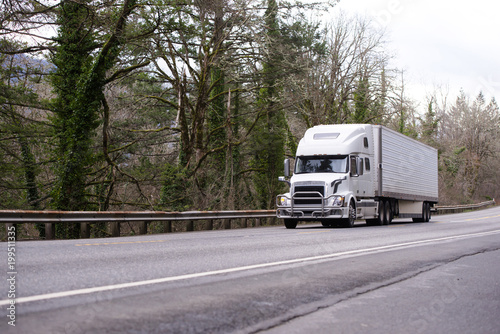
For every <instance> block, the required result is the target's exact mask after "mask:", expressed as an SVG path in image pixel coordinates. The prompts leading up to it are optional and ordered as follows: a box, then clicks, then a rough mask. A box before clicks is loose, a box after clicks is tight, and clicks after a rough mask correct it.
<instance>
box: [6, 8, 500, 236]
mask: <svg viewBox="0 0 500 334" xmlns="http://www.w3.org/2000/svg"><path fill="white" fill-rule="evenodd" d="M1 3H2V5H1V6H2V10H1V12H0V64H1V66H0V76H1V80H0V210H6V209H22V210H69V211H82V210H95V211H107V210H129V211H133V210H162V211H186V210H240V209H241V210H242V209H274V207H275V196H276V195H277V194H278V193H281V192H284V191H285V190H286V189H285V187H286V185H285V184H283V183H280V182H279V181H278V176H280V175H282V174H283V160H284V158H286V157H290V158H293V156H294V153H295V148H296V145H297V143H298V140H300V138H301V137H302V135H303V133H304V132H305V130H306V129H307V128H309V127H311V126H314V125H318V124H334V123H373V124H382V125H385V126H388V127H390V128H392V129H394V130H396V131H399V132H401V133H404V134H406V135H408V136H410V137H413V138H415V139H417V140H419V141H422V142H424V143H426V144H428V145H431V146H433V147H435V148H437V149H438V151H439V183H440V184H439V191H440V203H441V204H464V203H471V202H478V201H483V200H488V199H491V198H498V197H499V196H498V195H499V193H500V190H499V187H498V185H499V184H500V175H499V173H498V169H499V168H500V156H499V152H500V147H499V146H500V140H499V136H500V113H499V108H498V105H497V103H496V101H495V99H494V98H492V99H491V100H489V101H488V100H487V99H486V98H485V97H484V95H483V93H482V92H480V91H478V92H464V91H462V92H461V93H460V94H459V96H448V95H447V93H446V92H443V91H438V90H437V91H436V92H435V93H433V94H431V95H430V96H428V98H427V99H426V100H425V101H414V100H412V99H411V98H409V96H410V94H409V92H408V89H407V88H406V86H405V81H404V70H401V69H397V68H393V67H391V66H390V63H391V62H390V60H391V57H392V55H391V54H390V53H389V52H388V51H387V50H386V49H385V45H386V40H385V36H384V33H383V31H380V30H379V29H377V28H376V27H375V26H374V25H373V24H372V23H371V22H370V20H369V19H368V18H360V17H349V16H348V15H345V14H339V15H335V16H332V15H330V14H328V10H329V9H331V8H332V7H333V6H335V4H336V3H337V1H334V0H331V1H318V2H311V1H277V0H149V1H144V0H57V1H56V0H28V1H16V0H2V2H1ZM422 106H425V107H424V108H422ZM421 109H423V110H424V112H419V110H421ZM64 228H65V230H64V231H59V233H63V234H64V235H66V236H68V237H71V236H78V231H77V230H76V229H77V228H78V227H77V226H76V225H75V226H74V227H71V226H66V227H64ZM39 230H40V235H41V236H43V226H40V227H39ZM99 233H100V232H99V231H98V230H95V231H93V234H95V235H98V234H99Z"/></svg>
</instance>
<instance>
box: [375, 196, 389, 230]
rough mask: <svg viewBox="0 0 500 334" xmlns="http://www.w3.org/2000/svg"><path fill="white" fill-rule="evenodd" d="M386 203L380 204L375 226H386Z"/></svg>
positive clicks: (381, 201)
mask: <svg viewBox="0 0 500 334" xmlns="http://www.w3.org/2000/svg"><path fill="white" fill-rule="evenodd" d="M385 214H386V212H385V201H383V200H380V201H379V202H378V218H377V219H374V223H375V224H374V225H378V226H382V225H384V223H385V221H386V219H385Z"/></svg>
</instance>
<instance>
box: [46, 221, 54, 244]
mask: <svg viewBox="0 0 500 334" xmlns="http://www.w3.org/2000/svg"><path fill="white" fill-rule="evenodd" d="M55 238H56V225H55V224H54V223H45V240H54V239H55Z"/></svg>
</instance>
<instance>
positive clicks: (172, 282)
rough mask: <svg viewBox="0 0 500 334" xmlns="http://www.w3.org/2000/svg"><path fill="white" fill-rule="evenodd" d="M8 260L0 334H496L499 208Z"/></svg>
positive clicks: (60, 245) (35, 249)
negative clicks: (348, 226) (426, 219)
mask: <svg viewBox="0 0 500 334" xmlns="http://www.w3.org/2000/svg"><path fill="white" fill-rule="evenodd" d="M11 246H12V245H11ZM14 247H15V255H16V256H15V273H14V274H11V273H10V271H9V260H8V258H7V254H8V244H7V243H1V244H0V261H1V262H0V270H1V271H2V272H3V275H4V279H2V280H0V305H1V307H2V316H1V317H0V333H307V332H310V333H312V332H314V333H402V332H406V333H438V332H441V333H449V332H455V333H498V332H499V328H500V266H499V263H500V207H495V208H491V209H487V210H482V211H476V212H469V213H464V214H454V215H446V216H435V217H433V218H432V220H431V222H429V223H412V222H410V221H408V220H406V221H405V220H399V221H395V222H394V223H393V224H391V225H389V226H376V227H371V226H366V225H365V224H364V223H363V222H361V221H360V222H357V224H356V225H355V227H354V228H351V229H341V228H323V227H321V226H320V225H319V224H318V225H311V224H309V225H299V226H298V227H297V229H295V230H287V229H285V228H284V227H283V226H274V227H263V228H250V229H239V230H224V231H210V232H190V233H178V234H157V235H145V236H137V237H124V238H110V239H85V240H56V241H20V242H17V243H16V244H15V245H14ZM12 276H14V282H13V281H12V279H11V277H12ZM9 279H11V280H10V281H9ZM11 283H15V284H14V285H12V284H11ZM12 291H14V294H15V296H16V298H17V299H16V303H15V304H14V305H15V309H14V310H13V309H12V299H10V297H9V296H8V294H9V292H12ZM9 307H10V308H11V310H10V311H9V309H8V308H9ZM9 315H10V318H9ZM12 315H14V320H15V322H12ZM9 322H10V324H9ZM12 324H15V327H14V326H12Z"/></svg>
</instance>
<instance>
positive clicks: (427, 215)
mask: <svg viewBox="0 0 500 334" xmlns="http://www.w3.org/2000/svg"><path fill="white" fill-rule="evenodd" d="M424 207H425V218H424V221H425V222H426V223H427V222H429V221H430V220H431V204H430V203H429V202H425V203H424Z"/></svg>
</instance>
